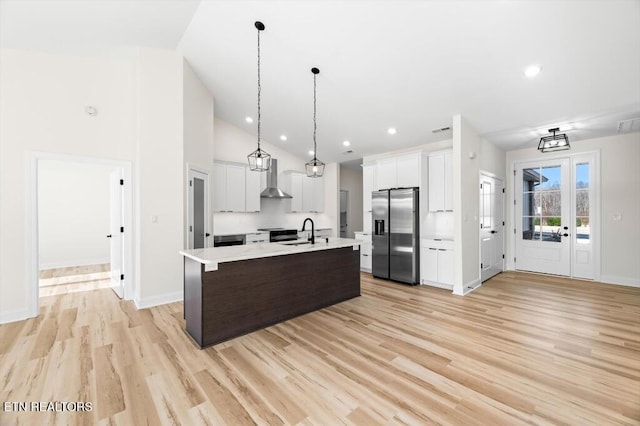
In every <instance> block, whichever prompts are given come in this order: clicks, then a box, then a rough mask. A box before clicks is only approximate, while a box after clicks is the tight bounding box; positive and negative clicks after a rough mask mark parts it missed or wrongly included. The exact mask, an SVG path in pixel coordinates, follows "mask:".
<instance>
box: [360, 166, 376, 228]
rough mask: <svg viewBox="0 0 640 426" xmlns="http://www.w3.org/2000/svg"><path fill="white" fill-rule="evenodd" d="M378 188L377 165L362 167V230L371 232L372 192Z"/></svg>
mask: <svg viewBox="0 0 640 426" xmlns="http://www.w3.org/2000/svg"><path fill="white" fill-rule="evenodd" d="M375 188H376V165H375V164H370V165H366V166H363V167H362V210H363V212H362V230H363V231H364V232H371V193H372V192H373V191H374V190H375Z"/></svg>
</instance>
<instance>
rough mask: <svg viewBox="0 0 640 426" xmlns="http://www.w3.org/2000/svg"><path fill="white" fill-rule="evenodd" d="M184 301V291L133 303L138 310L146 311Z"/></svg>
mask: <svg viewBox="0 0 640 426" xmlns="http://www.w3.org/2000/svg"><path fill="white" fill-rule="evenodd" d="M183 300H184V295H183V294H182V291H174V292H173V293H165V294H160V295H157V296H151V297H145V298H141V299H134V300H133V302H134V303H135V304H136V308H138V309H146V308H151V307H153V306H159V305H166V304H167V303H174V302H182V301H183Z"/></svg>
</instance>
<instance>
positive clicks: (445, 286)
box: [420, 280, 453, 291]
mask: <svg viewBox="0 0 640 426" xmlns="http://www.w3.org/2000/svg"><path fill="white" fill-rule="evenodd" d="M420 285H426V286H429V287H435V288H441V289H444V290H449V291H453V284H442V283H436V282H433V281H424V280H422V282H421V283H420Z"/></svg>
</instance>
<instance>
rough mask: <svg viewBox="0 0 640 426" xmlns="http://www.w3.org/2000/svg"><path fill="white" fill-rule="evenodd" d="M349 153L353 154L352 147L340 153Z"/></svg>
mask: <svg viewBox="0 0 640 426" xmlns="http://www.w3.org/2000/svg"><path fill="white" fill-rule="evenodd" d="M349 154H353V150H352V149H349V150H347V151H344V152H343V153H342V155H349Z"/></svg>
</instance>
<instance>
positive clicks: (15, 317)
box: [0, 309, 33, 324]
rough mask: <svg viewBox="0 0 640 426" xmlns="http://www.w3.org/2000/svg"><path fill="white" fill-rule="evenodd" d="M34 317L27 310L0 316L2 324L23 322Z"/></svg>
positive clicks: (5, 313)
mask: <svg viewBox="0 0 640 426" xmlns="http://www.w3.org/2000/svg"><path fill="white" fill-rule="evenodd" d="M32 317H33V316H32V315H29V311H28V310H27V309H21V310H15V311H8V312H4V313H2V314H0V324H7V323H10V322H16V321H23V320H26V319H29V318H32Z"/></svg>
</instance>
